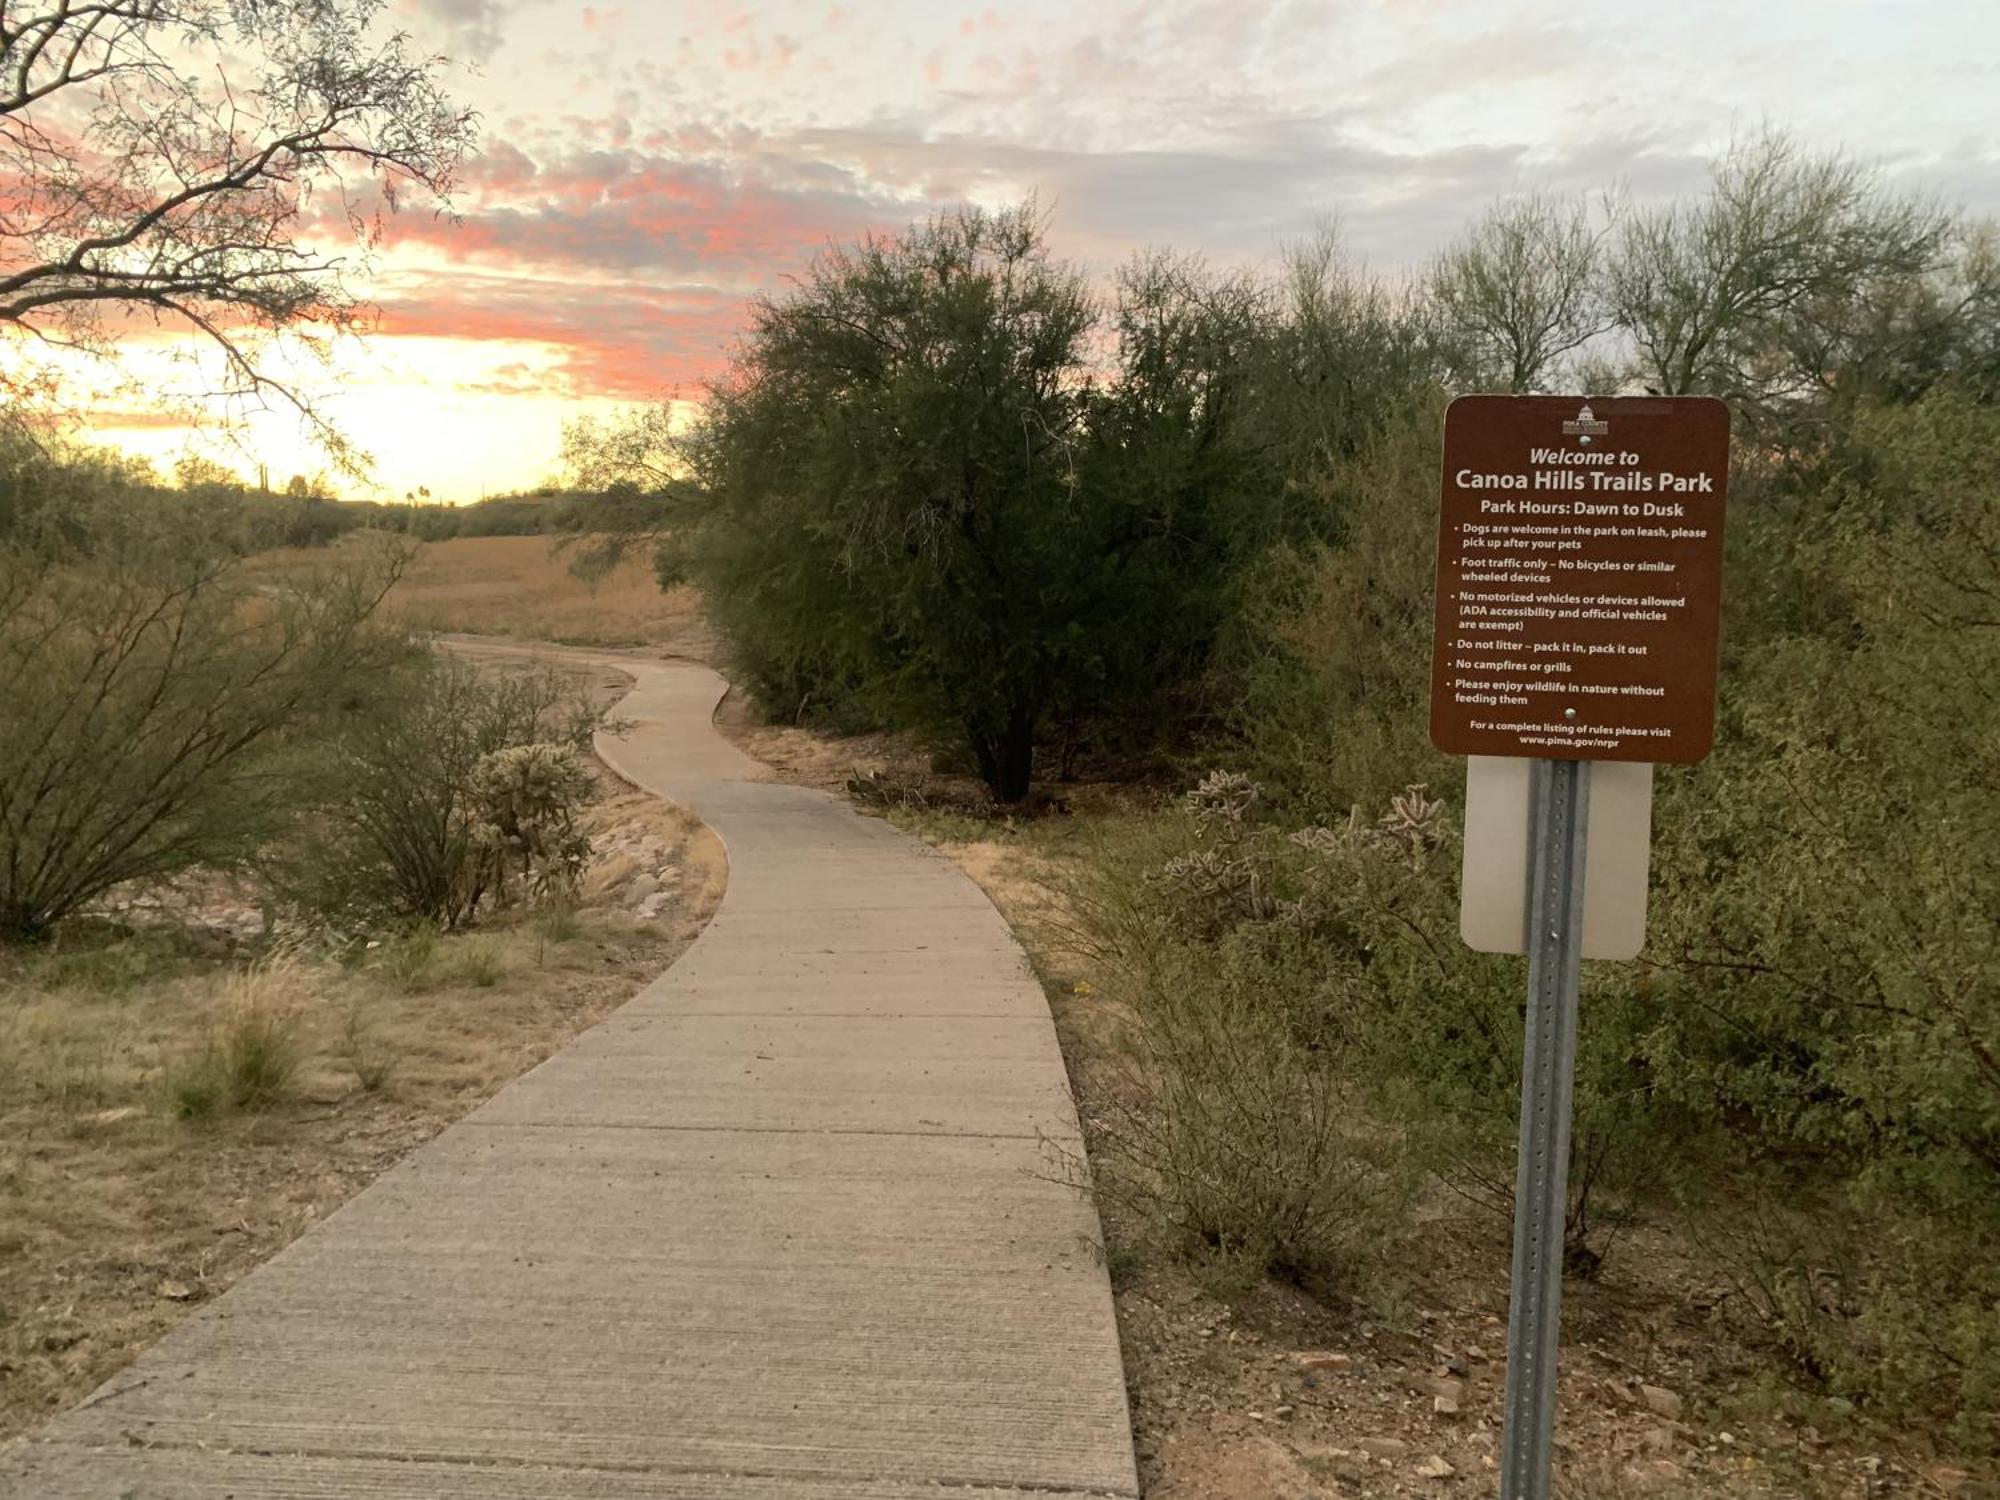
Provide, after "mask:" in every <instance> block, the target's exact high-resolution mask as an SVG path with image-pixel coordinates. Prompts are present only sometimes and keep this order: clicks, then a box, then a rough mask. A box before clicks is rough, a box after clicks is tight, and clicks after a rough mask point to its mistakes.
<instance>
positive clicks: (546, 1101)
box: [0, 652, 1138, 1500]
mask: <svg viewBox="0 0 2000 1500" xmlns="http://www.w3.org/2000/svg"><path fill="white" fill-rule="evenodd" d="M551 654H554V653H551ZM561 654H562V655H563V656H564V657H566V658H568V659H569V660H572V661H576V662H579V663H582V664H587V665H603V666H615V667H616V668H617V669H619V670H620V671H623V672H626V673H629V674H630V675H631V676H632V677H633V678H634V680H635V681H634V686H633V689H632V691H631V692H630V693H629V694H628V695H627V696H626V697H625V699H624V700H623V702H622V703H621V704H620V706H619V709H618V712H619V715H620V717H621V718H623V719H625V720H626V721H628V722H629V724H630V726H631V727H630V729H629V731H628V732H627V733H626V735H625V736H624V737H623V738H617V739H605V740H603V741H602V742H601V743H600V745H599V747H598V748H599V752H600V753H601V754H602V755H603V756H604V758H605V760H606V761H608V762H609V763H610V764H611V765H612V766H613V767H614V768H615V769H616V770H618V771H619V772H620V773H621V774H622V775H624V776H626V777H627V778H629V779H630V780H631V781H633V782H635V783H637V784H638V785H639V786H641V787H643V788H645V789H647V790H650V791H653V792H656V793H658V794H660V795H662V796H666V797H670V798H672V799H674V800H675V801H677V802H680V803H682V804H684V805H686V806H688V807H691V808H692V809H694V810H695V811H696V812H698V813H699V814H700V816H701V817H702V818H704V819H705V820H706V821H707V822H708V823H709V824H710V826H711V827H713V828H714V829H715V830H716V832H717V833H718V834H719V835H720V836H721V838H722V839H723V841H724V842H725V844H726V845H727V846H728V850H729V858H730V874H729V887H728V893H727V895H726V896H725V897H724V899H723V903H722V907H721V909H720V911H719V912H718V913H717V914H716V917H715V919H714V920H713V921H712V922H711V923H710V924H709V926H708V929H707V930H706V931H705V932H704V933H703V934H702V936H701V937H700V938H699V939H698V940H697V941H696V943H695V944H694V946H693V947H692V948H690V949H689V950H688V952H687V953H686V955H685V956H683V957H682V958H681V960H680V961H679V962H678V963H676V964H675V965H674V966H673V968H672V969H671V970H669V971H668V973H666V974H665V975H664V976H662V977H661V978H660V979H658V980H656V981H655V982H654V983H653V984H652V985H650V986H649V987H648V988H646V989H645V990H644V991H642V992H641V993H640V994H639V995H638V996H637V997H636V998H634V999H633V1000H632V1001H630V1002H629V1003H628V1004H627V1005H625V1006H624V1007H623V1008H622V1009H621V1010H619V1011H618V1012H617V1013H616V1014H615V1015H613V1016H612V1017H611V1018H610V1019H609V1020H607V1021H606V1022H604V1023H603V1024H602V1025H600V1026H598V1027H596V1028H595V1029H593V1030H591V1031H589V1032H586V1033H585V1034H584V1035H582V1036H581V1037H579V1038H578V1039H577V1040H576V1041H575V1042H574V1043H572V1044H571V1045H570V1046H569V1047H567V1048H565V1049H564V1050H563V1051H561V1052H559V1053H557V1054H556V1055H555V1056H553V1057H551V1058H550V1059H549V1060H548V1061H546V1062H544V1063H543V1064H541V1066H539V1067H537V1068H536V1069H535V1070H534V1071H532V1072H530V1073H528V1074H527V1075H525V1076H524V1077H522V1078H521V1079H519V1080H518V1081H516V1082H515V1083H513V1084H511V1085H510V1086H509V1087H507V1088H506V1089H504V1090H502V1091H501V1092H500V1093H499V1094H497V1095H495V1096H494V1097H493V1099H491V1100H490V1101H488V1103H487V1104H486V1105H485V1106H484V1107H482V1108H481V1109H479V1110H478V1111H477V1112H475V1113H474V1114H472V1115H470V1116H468V1117H467V1118H466V1119H465V1120H464V1121H462V1122H461V1123H459V1124H458V1125H455V1126H453V1127H452V1128H450V1129H448V1130H446V1131H445V1132H444V1133H443V1134H441V1135H440V1136H438V1137H437V1138H436V1139H435V1140H433V1141H432V1142H430V1143H429V1144H428V1145H426V1146H424V1147H423V1148H421V1149H420V1150H418V1151H416V1152H414V1153H412V1154H411V1155H410V1156H409V1157H407V1158H405V1159H404V1160H403V1161H402V1162H401V1163H399V1164H398V1165H397V1166H396V1167H394V1168H393V1169H392V1170H391V1171H389V1172H388V1173H386V1174H385V1175H384V1176H383V1177H381V1178H380V1179H379V1180H378V1181H377V1182H376V1183H375V1184H374V1185H373V1186H371V1187H369V1188H368V1189H366V1190H365V1191H363V1192H362V1193H360V1194H358V1195H357V1196H356V1197H355V1198H353V1199H352V1200H351V1201H350V1202H348V1203H347V1204H346V1205H345V1206H344V1207H342V1208H341V1209H340V1210H339V1211H338V1212H336V1213H334V1214H332V1215H331V1216H329V1217H328V1219H327V1221H326V1222H325V1223H324V1224H322V1225H320V1226H319V1227H318V1228H316V1229H314V1230H313V1231H311V1232H310V1233H308V1234H306V1235H304V1236H302V1237H301V1238H300V1239H298V1240H297V1241H295V1242H294V1243H293V1244H292V1245H291V1246H290V1247H289V1248H287V1249H285V1250H284V1251H282V1252H281V1253H279V1254H278V1255H277V1256H275V1257H274V1258H272V1259H271V1260H270V1261H269V1262H267V1263H266V1264H265V1265H264V1266H262V1267H260V1268H259V1269H258V1270H256V1271H254V1272H252V1273H251V1274H250V1275H249V1276H247V1277H245V1278H244V1279H243V1280H242V1281H241V1282H240V1283H238V1284H237V1286H236V1287H235V1288H233V1289H232V1290H231V1291H230V1292H228V1293H227V1294H226V1295H224V1296H222V1297H220V1298H218V1299H217V1300H216V1301H215V1302H214V1303H213V1304H211V1305H210V1306H209V1307H207V1308H205V1309H204V1310H202V1311H201V1312H200V1313H198V1314H196V1315H195V1316H193V1317H191V1318H189V1319H188V1321H187V1322H185V1323H184V1324H182V1325H181V1326H180V1327H179V1328H177V1329H176V1330H175V1331H174V1332H173V1333H171V1334H169V1335H168V1336H167V1337H166V1338H164V1339H163V1340H161V1341H160V1343H158V1344H157V1345H155V1346H154V1347H153V1348H152V1349H151V1350H149V1351H148V1352H147V1353H145V1354H144V1355H142V1356H141V1357H140V1358H139V1359H138V1360H137V1361H135V1362H134V1363H133V1364H132V1365H131V1366H129V1367H128V1368H127V1369H125V1370H124V1371H122V1372H121V1373H120V1374H119V1375H118V1376H117V1377H116V1378H115V1379H114V1380H112V1381H111V1382H109V1383H108V1384H106V1385H105V1386H104V1387H103V1388H102V1389H100V1390H99V1391H98V1392H97V1393H96V1394H94V1395H92V1396H91V1397H89V1398H88V1399H87V1400H85V1401H84V1402H82V1403H81V1404H79V1405H78V1406H76V1407H74V1408H73V1409H71V1410H70V1411H68V1412H66V1413H64V1414H63V1415H61V1416H60V1417H58V1418H56V1419H55V1420H54V1421H52V1422H50V1423H49V1424H47V1425H46V1426H44V1427H43V1428H41V1429H40V1430H39V1431H37V1432H36V1433H33V1434H31V1435H30V1436H29V1437H27V1438H25V1439H22V1440H20V1441H18V1442H16V1443H15V1444H13V1445H12V1446H11V1447H9V1448H7V1449H4V1450H0V1495H6V1496H19V1497H24V1500H25V1497H34V1500H57V1497H65V1496H89V1497H92V1500H97V1497H106V1496H114V1495H123V1496H131V1497H133V1500H169V1497H173V1500H178V1497H190V1500H192V1497H201V1500H220V1497H223V1496H236V1497H244V1500H248V1497H274V1500H286V1497H298V1500H304V1497H308V1496H311V1497H330V1496H335V1495H338V1496H366V1497H370V1500H387V1497H402V1496H408V1497H412V1500H414V1497H419V1496H421V1497H473V1496H479V1497H501V1500H528V1497H535V1500H554V1497H559V1496H560V1497H584V1496H591V1497H616V1500H627V1497H635V1500H636V1497H641V1496H651V1497H674V1500H797V1497H805V1496H813V1497H826V1500H862V1497H869V1500H935V1497H936V1496H937V1495H938V1493H939V1491H940V1487H957V1488H955V1489H948V1492H949V1493H962V1494H964V1495H965V1496H966V1497H967V1500H1003V1497H1008V1496H1021V1497H1026V1496H1031V1495H1032V1496H1036V1497H1040V1500H1049V1497H1051V1496H1057V1497H1060V1496H1070V1495H1077V1496H1083V1495H1115V1496H1134V1495H1136V1494H1137V1493H1138V1483H1137V1477H1136V1474H1135V1472H1134V1465H1133V1454H1132V1437H1131V1429H1130V1422H1129V1418H1128V1415H1127V1411H1126V1402H1125V1386H1124V1378H1123V1373H1122V1370H1121V1368H1120V1363H1119V1355H1118V1340H1117V1332H1116V1328H1115V1325H1114V1321H1113V1315H1112V1305H1111V1292H1110V1287H1109V1285H1108V1283H1107V1280H1106V1276H1105V1272H1104V1270H1103V1268H1102V1266H1101V1264H1100V1263H1099V1260H1098V1258H1097V1256H1096V1255H1095V1254H1094V1252H1093V1248H1092V1247H1093V1246H1094V1244H1095V1242H1096V1239H1097V1234H1098V1228H1097V1222H1096V1216H1095V1214H1094V1213H1093V1211H1092V1210H1091V1208H1090V1206H1089V1205H1088V1204H1087V1203H1086V1202H1085V1201H1083V1200H1082V1199H1081V1198H1080V1197H1079V1196H1078V1195H1077V1194H1076V1193H1075V1192H1074V1191H1072V1190H1071V1189H1069V1188H1067V1187H1064V1186H1061V1185H1059V1184H1058V1183H1056V1182H1055V1181H1053V1180H1051V1177H1050V1168H1049V1160H1050V1158H1049V1153H1048V1146H1049V1144H1050V1143H1054V1144H1055V1145H1058V1146H1062V1147H1067V1148H1068V1149H1070V1150H1072V1151H1074V1150H1077V1149H1080V1148H1079V1143H1078V1133H1077V1122H1076V1117H1075V1112H1074V1109H1073V1107H1072V1105H1071V1102H1070V1096H1069V1091H1068V1086H1067V1083H1066V1080H1065V1076H1064V1072H1063V1062H1062V1057H1061V1054H1060V1052H1059V1051H1058V1050H1057V1046H1056V1037H1055V1030H1054V1026H1053V1024H1052V1022H1051V1020H1050V1017H1049V1011H1048V1006H1047V1003H1046V1001H1045V999H1044V998H1043V995H1042V993H1041V990H1040V988H1039V987H1038V986H1037V984H1036V983H1035V981H1034V979H1033V977H1032V976H1031V975H1030V974H1029V972H1028V969H1027V966H1026V963H1025V961H1024V959H1023V956H1022V954H1021V951H1020V949H1019V947H1018V945H1017V944H1016V943H1015V941H1014V939H1013V936H1012V934H1011V933H1010V932H1009V930H1008V928H1007V925H1006V923H1005V922H1004V921H1002V920H1001V918H1000V915H999V914H998V912H996V911H995V910H994V908H993V907H992V905H991V904H990V903H989V902H988V901H987V900H986V898H985V896H984V895H982V894H981V893H980V891H979V889H978V888H977V887H976V886H975V885H973V883H972V882H971V881H970V880H969V879H967V878H966V877H964V876H963V875H961V874H960V873H959V872H958V871H957V870H956V869H955V868H954V867H952V866H951V865H950V864H949V863H948V862H946V861H945V860H944V859H942V858H941V857H939V856H937V855H935V854H933V853H931V852H930V851H928V850H926V849H924V848H923V847H922V846H920V845H918V844H917V843H915V842H914V841H913V840H911V839H909V838H906V837H905V836H903V835H902V834H899V833H898V832H896V831H895V830H894V829H893V828H891V827H889V826H888V825H887V824H885V823H881V822H878V821H874V820H872V819H868V818H863V817H861V816H859V815H858V814H856V813H855V812H853V811H852V810H851V809H850V808H848V807H847V806H845V805H844V804H843V803H841V802H840V801H839V800H837V799H835V798H833V797H830V796H827V795H826V794H824V793H820V792H815V791H811V790H807V789H804V788H799V787H792V786H785V785H782V784H779V783H776V782H771V781H762V780H751V779H749V778H752V777H755V776H758V775H759V774H760V772H761V768H760V767H759V766H758V764H757V763H756V762H754V761H752V760H750V759H748V758H747V757H745V756H744V755H742V754H741V753H740V752H739V751H737V750H736V749H735V748H734V747H733V746H731V745H730V744H729V743H728V742H727V741H725V740H724V739H723V738H722V737H721V736H720V735H719V734H717V733H716V732H715V730H714V728H713V727H712V724H711V715H712V713H713V710H714V708H715V705H716V703H717V701H718V700H719V699H720V697H721V695H722V692H723V687H724V684H723V681H722V679H721V678H720V677H718V676H717V675H716V674H715V673H714V672H713V671H711V670H710V669H708V668H707V667H705V666H701V665H699V664H696V663H693V662H682V661H671V662H658V661H648V660H646V659H644V658H638V657H629V656H615V657H614V656H608V655H606V656H599V655H591V654H588V653H580V652H567V653H561Z"/></svg>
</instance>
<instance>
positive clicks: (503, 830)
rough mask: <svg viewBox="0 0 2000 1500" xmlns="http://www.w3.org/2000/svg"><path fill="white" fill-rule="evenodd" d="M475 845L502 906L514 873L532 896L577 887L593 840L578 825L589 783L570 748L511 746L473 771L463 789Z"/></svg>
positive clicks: (487, 877)
mask: <svg viewBox="0 0 2000 1500" xmlns="http://www.w3.org/2000/svg"><path fill="white" fill-rule="evenodd" d="M466 790H467V804H468V805H467V811H468V814H469V821H470V824H471V830H470V831H471V837H472V842H473V844H474V846H475V848H477V849H478V850H479V852H480V855H481V858H480V859H479V860H477V861H476V862H477V863H479V864H481V865H483V866H484V867H485V869H484V872H483V873H484V876H485V883H488V884H490V888H491V889H492V890H493V892H494V894H495V896H496V897H497V898H498V899H500V900H502V901H504V900H505V899H506V893H507V882H508V881H509V880H510V879H511V878H512V877H513V876H514V875H516V874H518V875H519V876H520V878H521V881H522V883H523V884H524V885H525V886H526V887H527V888H528V890H529V892H530V893H531V894H533V895H535V896H546V895H551V894H555V893H559V892H565V891H569V890H572V889H574V887H575V885H576V882H577V879H578V877H579V876H580V875H581V874H582V873H583V867H584V865H585V863H586V862H587V861H588V860H589V858H590V839H589V837H588V836H587V835H586V834H585V833H584V832H583V830H582V829H580V828H578V827H577V826H576V814H577V810H578V809H579V808H580V807H581V806H582V805H583V802H584V800H585V799H586V798H587V797H588V796H589V795H590V777H589V775H588V774H587V773H586V772H585V771H584V769H583V766H582V764H581V763H580V762H579V761H578V760H577V755H576V751H575V750H573V749H572V748H571V747H570V746H568V745H550V744H542V745H514V746H511V747H509V748H508V749H505V750H495V751H494V752H493V753H492V754H490V755H487V756H485V757H483V758H482V759H481V760H480V762H479V764H478V765H476V766H475V767H473V771H472V776H471V779H470V782H469V784H468V786H467V789H466Z"/></svg>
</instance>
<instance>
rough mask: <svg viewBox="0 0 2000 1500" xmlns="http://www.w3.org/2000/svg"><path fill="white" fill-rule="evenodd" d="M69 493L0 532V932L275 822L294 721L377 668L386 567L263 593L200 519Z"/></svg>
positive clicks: (207, 861) (342, 567)
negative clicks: (1, 705)
mask: <svg viewBox="0 0 2000 1500" xmlns="http://www.w3.org/2000/svg"><path fill="white" fill-rule="evenodd" d="M41 482H42V478H41V477H38V476H37V475H35V474H30V475H28V476H27V477H26V478H23V477H21V476H20V475H16V476H14V477H13V483H14V486H15V487H16V488H19V489H22V490H24V491H26V492H28V493H29V495H30V497H31V498H32V496H33V494H34V493H35V492H36V491H37V488H38V486H39V485H40V484H41ZM49 482H50V483H52V484H53V483H54V481H53V480H50V481H49ZM72 498H75V499H78V501H79V504H78V505H76V506H65V507H63V508H62V510H61V512H60V513H59V514H52V513H51V512H50V510H49V508H48V507H43V508H41V509H39V510H33V511H24V510H20V509H17V512H16V515H15V519H14V524H13V525H12V526H11V527H10V528H9V529H7V530H6V531H5V532H4V533H0V695H4V698H5V701H6V705H7V709H6V712H5V714H4V715H0V939H8V938H14V939H18V938H24V937H39V936H43V935H45V934H46V933H47V932H48V931H49V929H50V928H51V927H52V926H53V925H54V924H55V923H57V922H59V921H61V920H62V919H63V918H65V917H68V916H70V915H72V914H74V913H76V912H78V911H79V910H81V909H82V908H84V907H85V906H87V905H88V904H89V903H90V902H92V901H94V900H95V899H96V898H98V897H99V896H101V895H103V894H104V893H105V892H106V891H108V890H110V889H111V888H112V887H114V886H117V885H120V884H123V883H126V882H132V881H145V880H154V879H160V878H163V877H166V876H170V875H173V874H176V873H178V872H180V871H183V870H187V869H190V868H193V867H195V866H199V865H211V866H213V865H228V864H234V863H240V862H241V861H243V860H244V859H246V858H247V857H248V856H249V854H250V853H251V852H253V851H254V850H255V849H256V848H257V847H258V846H259V845H260V844H262V843H263V842H265V841H266V840H268V839H269V838H270V837H271V836H272V835H273V833H274V832H275V831H276V830H277V829H279V828H281V827H283V826H284V824H285V821H286V820H287V818H288V817H289V815H290V813H291V810H292V808H293V806H294V804H295V802H296V797H295V792H294V788H293V786H292V785H291V784H290V782H289V778H288V777H287V775H286V774H285V769H286V764H287V757H288V756H289V755H290V754H291V752H292V749H293V746H292V745H291V744H290V743H289V737H290V736H291V734H292V732H293V731H295V730H297V729H298V728H300V727H301V726H302V725H303V724H305V723H306V722H307V721H308V720H310V719H311V718H312V717H314V716H315V715H317V714H318V713H319V712H320V710H321V709H322V708H323V707H324V705H326V704H327V703H329V702H334V701H338V699H339V698H340V697H341V696H342V695H343V694H344V693H345V692H346V691H347V690H348V688H349V686H350V685H351V684H353V683H355V682H357V681H360V680H363V679H365V678H366V676H367V675H368V674H369V673H370V672H371V671H373V670H375V669H376V668H377V667H378V666H379V652H378V649H377V647H376V645H375V644H374V643H373V641H372V639H371V637H370V635H369V633H368V631H367V628H366V627H367V622H368V620H369V617H370V615H371V614H372V612H373V611H374V608H375V606H376V604H377V602H378V601H379V600H380V599H381V597H382V595H383V593H384V591H385V590H386V589H387V588H388V587H389V584H390V583H391V582H392V581H393V579H394V577H395V570H396V567H397V559H396V556H395V555H394V554H392V553H388V552H369V551H367V550H365V549H364V550H360V551H355V552H351V553H348V554H345V555H344V556H343V557H342V558H340V559H339V560H334V561H328V562H326V563H324V564H323V565H321V566H318V567H314V568H308V569H302V570H300V571H298V572H297V573H295V574H294V575H293V576H292V577H291V578H290V579H289V580H288V581H287V585H286V587H284V588H283V589H276V590H263V589H260V588H258V587H257V586H256V583H255V581H254V580H253V579H252V578H251V577H250V575H249V574H248V573H247V572H246V570H245V569H244V567H243V566H242V563H241V561H240V559H239V558H238V557H237V556H236V554H235V553H234V552H232V551H231V550H230V548H229V547H228V545H227V544H226V540H227V539H226V536H222V535H218V533H217V532H216V531H215V530H213V529H211V528H210V527H208V526H207V525H205V524H203V523H202V521H201V519H200V518H199V517H198V516H187V515H175V514H171V513H168V512H166V511H165V510H163V509H161V508H158V507H147V506H143V505H138V504H133V503H129V502H130V496H129V495H128V494H125V493H123V492H120V491H118V490H116V489H107V488H101V487H93V486H90V485H86V486H84V488H83V493H82V494H81V496H73V497H72Z"/></svg>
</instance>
